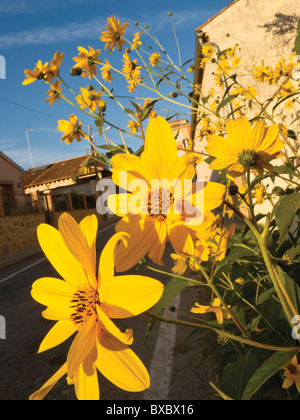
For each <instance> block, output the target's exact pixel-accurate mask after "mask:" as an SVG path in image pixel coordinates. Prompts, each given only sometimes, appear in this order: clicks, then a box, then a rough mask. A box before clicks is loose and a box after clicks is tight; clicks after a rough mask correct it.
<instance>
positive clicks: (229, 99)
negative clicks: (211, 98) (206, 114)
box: [217, 95, 236, 113]
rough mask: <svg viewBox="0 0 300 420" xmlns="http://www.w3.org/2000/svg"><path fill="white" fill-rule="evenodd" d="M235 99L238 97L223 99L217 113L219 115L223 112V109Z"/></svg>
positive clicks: (231, 96) (230, 96) (229, 96)
mask: <svg viewBox="0 0 300 420" xmlns="http://www.w3.org/2000/svg"><path fill="white" fill-rule="evenodd" d="M234 98H236V95H228V96H227V98H225V99H223V101H222V102H221V103H220V104H219V106H218V108H217V113H219V111H221V109H222V108H224V107H225V106H226V105H227V104H229V102H231V101H232V100H233V99H234Z"/></svg>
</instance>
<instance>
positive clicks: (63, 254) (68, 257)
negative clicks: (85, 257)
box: [37, 224, 87, 287]
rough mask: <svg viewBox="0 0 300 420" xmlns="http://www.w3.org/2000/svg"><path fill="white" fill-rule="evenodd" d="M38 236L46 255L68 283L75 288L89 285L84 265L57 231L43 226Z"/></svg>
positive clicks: (39, 229) (38, 231) (38, 230)
mask: <svg viewBox="0 0 300 420" xmlns="http://www.w3.org/2000/svg"><path fill="white" fill-rule="evenodd" d="M37 236H38V240H39V243H40V246H41V248H42V250H43V251H44V254H45V255H46V257H47V258H48V260H49V261H50V263H51V264H52V265H53V267H54V268H55V270H56V271H57V272H58V274H60V275H61V276H62V278H63V279H64V280H66V282H67V283H69V284H70V285H72V286H74V287H78V286H79V285H82V284H84V283H87V277H86V274H85V272H84V270H83V268H82V265H81V264H80V263H79V261H78V260H77V259H76V258H75V257H74V256H73V255H72V254H71V252H70V251H69V249H68V248H67V246H66V245H65V243H64V241H63V239H62V237H61V234H60V233H59V231H58V230H57V229H55V228H54V227H52V226H50V225H46V224H41V225H39V227H38V229H37Z"/></svg>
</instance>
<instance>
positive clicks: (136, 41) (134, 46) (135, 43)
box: [131, 32, 142, 50]
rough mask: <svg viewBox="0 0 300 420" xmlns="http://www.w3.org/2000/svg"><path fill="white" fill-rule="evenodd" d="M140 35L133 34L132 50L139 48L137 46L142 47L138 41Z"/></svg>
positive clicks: (138, 33) (139, 33)
mask: <svg viewBox="0 0 300 420" xmlns="http://www.w3.org/2000/svg"><path fill="white" fill-rule="evenodd" d="M141 34H142V32H137V33H135V34H133V35H134V38H133V41H132V46H131V49H132V50H137V49H138V48H139V45H142V42H141V41H140V37H141Z"/></svg>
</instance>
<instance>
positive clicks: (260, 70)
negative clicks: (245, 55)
mask: <svg viewBox="0 0 300 420" xmlns="http://www.w3.org/2000/svg"><path fill="white" fill-rule="evenodd" d="M252 73H253V74H254V79H255V80H257V81H258V82H261V83H262V82H264V81H265V80H266V79H268V77H269V76H270V66H265V63H264V61H262V63H261V66H256V67H255V68H254V70H253V71H252Z"/></svg>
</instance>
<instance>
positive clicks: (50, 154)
mask: <svg viewBox="0 0 300 420" xmlns="http://www.w3.org/2000/svg"><path fill="white" fill-rule="evenodd" d="M228 4H229V0H210V1H209V2H206V1H204V0H184V1H182V0H181V1H179V0H172V1H170V0H164V1H161V0H151V1H149V0H147V1H144V0H140V1H136V0H127V1H126V2H123V1H112V0H84V1H83V0H60V1H58V0H40V1H36V0H0V27H1V33H0V55H2V56H3V57H5V61H6V79H0V150H1V151H2V152H3V153H5V154H6V155H8V156H9V157H10V158H11V159H13V160H15V161H16V162H17V163H18V164H19V165H20V166H22V167H23V168H24V169H28V168H30V166H31V164H30V158H29V153H28V147H27V139H26V129H27V128H29V129H31V130H32V131H31V132H30V133H29V140H30V147H31V153H32V158H33V162H34V165H35V166H39V165H43V164H47V163H51V162H54V161H57V160H63V159H68V158H72V157H75V156H81V155H84V154H85V153H86V151H87V148H88V143H87V142H84V141H83V142H81V143H77V142H74V143H73V145H65V144H64V143H61V142H60V138H61V133H60V132H59V131H58V130H57V129H56V127H57V121H58V120H59V119H68V118H69V116H70V114H71V113H73V112H74V113H76V114H77V115H78V117H79V118H80V120H82V121H83V128H85V129H87V125H88V124H91V126H92V130H93V132H95V131H96V127H95V126H94V122H93V120H92V119H91V118H89V117H87V116H86V115H85V114H83V113H80V112H77V110H75V109H74V108H73V107H71V106H70V105H68V104H66V103H65V102H63V101H61V102H60V103H55V104H54V105H53V106H52V107H50V106H49V103H47V102H44V99H45V98H46V92H47V90H48V89H49V88H48V86H46V85H45V84H44V82H39V81H37V82H35V83H33V84H31V85H28V86H22V82H23V80H24V69H33V68H34V66H35V63H36V62H37V61H38V60H39V59H41V60H42V62H43V63H44V62H46V61H50V60H51V59H52V58H53V55H54V53H55V52H56V51H60V52H64V53H65V57H64V61H63V66H62V70H61V71H62V76H63V78H65V80H66V82H68V83H70V85H71V86H72V88H74V90H75V91H79V86H83V87H85V86H86V85H87V84H89V83H90V82H89V80H88V79H86V80H85V79H83V78H81V77H80V78H70V77H69V70H70V68H71V67H72V66H73V64H74V62H73V61H72V57H74V56H76V55H77V47H78V46H79V45H81V46H83V47H85V48H87V47H88V46H89V45H91V46H92V47H94V48H95V49H96V48H97V49H98V48H100V49H101V55H100V58H102V59H104V58H107V59H111V60H115V61H114V62H116V63H117V62H118V63H119V67H120V64H122V54H121V53H119V52H118V51H115V52H114V53H113V54H111V55H110V56H108V54H107V53H106V52H105V53H104V44H103V42H101V41H100V40H99V37H100V35H101V32H102V31H103V30H105V25H106V18H107V16H110V15H112V14H113V15H115V16H116V17H117V18H120V20H121V23H123V22H129V23H130V25H129V26H128V28H127V30H126V36H127V37H128V38H129V39H132V34H133V33H134V32H137V30H138V29H137V28H136V26H134V22H136V21H138V22H139V24H140V25H141V26H144V25H146V24H148V25H149V26H150V28H151V30H152V32H153V33H154V34H155V35H156V37H157V38H158V39H159V40H160V42H161V43H162V45H163V46H164V48H165V49H166V50H167V52H168V53H169V55H170V56H171V57H172V59H174V61H176V60H177V62H178V54H177V47H176V42H175V39H174V37H173V36H172V30H171V25H170V18H169V16H168V12H170V11H171V12H172V13H173V19H174V23H175V27H176V33H177V36H178V39H179V43H180V49H181V54H182V62H184V61H186V60H188V59H191V58H193V57H194V52H195V29H196V28H197V27H199V26H200V25H201V24H202V23H204V22H206V21H207V20H208V19H209V18H210V17H212V16H213V15H215V14H216V13H218V12H219V11H220V10H221V9H223V8H224V7H225V6H227V5H228ZM142 40H146V37H145V36H144V35H143V36H142ZM118 83H119V82H118V81H117V80H116V81H115V82H113V83H112V85H111V86H110V87H114V92H115V93H117V92H121V90H118V89H121V88H119V85H118ZM93 85H94V86H95V87H96V85H95V83H93ZM123 86H125V85H124V83H123ZM125 93H126V92H125ZM162 113H163V111H162ZM107 119H108V120H109V121H111V123H113V124H115V125H116V126H119V125H120V124H121V126H123V127H124V126H126V124H127V121H128V117H127V116H126V114H124V113H123V112H121V110H120V109H119V108H118V107H115V106H114V105H113V104H112V103H111V101H109V102H108V110H107ZM108 134H109V137H110V138H111V139H112V140H113V141H115V142H116V143H120V142H121V140H120V136H119V134H118V132H117V131H115V130H110V131H109V132H108ZM95 140H97V144H101V143H103V142H104V140H100V137H99V136H97V137H95ZM125 140H126V143H127V144H128V146H130V147H132V148H133V149H134V150H136V149H137V148H138V147H139V146H140V142H139V140H138V139H136V138H133V137H131V136H129V135H126V137H125Z"/></svg>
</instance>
